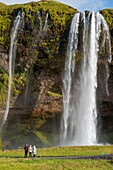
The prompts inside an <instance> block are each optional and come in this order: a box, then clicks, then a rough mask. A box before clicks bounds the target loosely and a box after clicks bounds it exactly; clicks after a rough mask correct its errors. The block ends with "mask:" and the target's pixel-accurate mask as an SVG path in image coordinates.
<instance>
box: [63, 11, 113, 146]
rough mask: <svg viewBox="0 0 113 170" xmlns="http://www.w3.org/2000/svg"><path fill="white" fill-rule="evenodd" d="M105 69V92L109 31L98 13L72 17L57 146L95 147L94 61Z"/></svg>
mask: <svg viewBox="0 0 113 170" xmlns="http://www.w3.org/2000/svg"><path fill="white" fill-rule="evenodd" d="M101 57H102V59H103V60H104V63H105V68H106V78H105V83H106V89H105V90H106V93H107V95H109V92H108V78H109V67H108V65H109V62H110V61H111V43H110V34H109V28H108V26H107V23H106V21H105V19H104V18H103V16H102V15H101V14H100V13H99V12H97V13H96V12H88V13H87V12H83V13H77V14H75V16H74V17H73V20H72V23H71V28H70V33H69V40H68V47H67V58H66V62H65V71H64V78H63V107H64V110H63V116H62V121H61V145H95V144H97V143H98V142H97V101H96V99H97V96H96V91H97V84H98V83H97V81H98V80H97V71H98V59H99V58H101Z"/></svg>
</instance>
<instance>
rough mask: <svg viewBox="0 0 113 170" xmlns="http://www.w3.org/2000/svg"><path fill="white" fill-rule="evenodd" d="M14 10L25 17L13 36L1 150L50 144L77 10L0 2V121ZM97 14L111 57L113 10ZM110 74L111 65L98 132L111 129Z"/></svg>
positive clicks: (55, 130) (55, 5) (56, 127)
mask: <svg viewBox="0 0 113 170" xmlns="http://www.w3.org/2000/svg"><path fill="white" fill-rule="evenodd" d="M18 11H21V12H24V14H25V15H24V19H23V22H22V24H21V27H20V28H19V32H18V36H17V42H16V43H17V55H16V61H15V74H14V78H13V84H12V96H11V101H10V110H9V115H8V120H7V122H6V124H5V126H4V127H3V132H2V140H3V143H4V146H5V147H14V146H15V147H18V146H22V145H24V143H26V142H27V143H30V142H31V143H33V142H35V143H38V145H39V146H51V145H55V144H56V143H58V134H59V133H58V132H59V130H60V129H59V127H60V117H61V115H62V109H63V104H62V77H63V71H64V63H65V57H66V50H67V42H68V34H69V29H70V23H71V20H72V17H73V15H74V14H75V13H76V12H77V10H76V9H73V8H71V7H69V6H67V5H64V4H61V3H58V2H55V1H45V2H43V1H41V2H38V3H36V2H31V3H28V4H24V5H13V6H6V5H4V4H0V106H1V110H0V113H1V117H2V116H3V113H4V110H5V109H4V108H5V107H6V98H7V88H8V55H9V49H10V33H11V28H12V26H13V22H14V19H15V17H16V16H17V15H18ZM101 13H102V14H103V15H104V17H105V19H106V20H107V22H108V25H109V27H110V33H111V40H112V54H113V39H112V36H113V25H112V23H113V22H112V17H113V10H107V9H106V10H102V11H101ZM112 71H113V66H112V63H111V65H110V79H109V88H110V96H109V99H108V98H107V100H106V97H105V96H104V95H99V96H101V97H100V98H99V97H98V105H99V112H100V115H101V116H100V117H101V122H103V123H102V131H103V132H110V131H111V130H113V125H112V124H111V122H112V121H111V120H113V100H112V99H113V89H112V83H113V80H112V79H113V78H112ZM106 122H107V124H108V125H106ZM99 123H100V122H99ZM40 132H42V133H40ZM51 136H52V137H51ZM100 140H101V139H100ZM11 145H12V146H11Z"/></svg>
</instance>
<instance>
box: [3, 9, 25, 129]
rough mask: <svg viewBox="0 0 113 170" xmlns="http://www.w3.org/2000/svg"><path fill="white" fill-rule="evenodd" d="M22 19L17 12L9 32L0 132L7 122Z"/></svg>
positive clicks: (22, 15) (21, 15)
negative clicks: (6, 86) (7, 74)
mask: <svg viewBox="0 0 113 170" xmlns="http://www.w3.org/2000/svg"><path fill="white" fill-rule="evenodd" d="M23 17H24V13H22V14H21V12H20V11H19V12H18V15H17V17H16V18H15V20H14V23H13V28H12V30H11V39H10V51H9V84H8V95H7V105H6V111H5V113H4V116H3V119H2V122H1V125H0V132H1V130H2V127H3V125H4V124H5V122H6V120H7V117H8V113H9V106H10V98H11V88H12V79H13V74H14V66H15V59H16V41H17V35H18V31H19V27H20V26H21V23H22V19H23Z"/></svg>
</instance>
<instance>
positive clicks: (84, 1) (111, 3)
mask: <svg viewBox="0 0 113 170" xmlns="http://www.w3.org/2000/svg"><path fill="white" fill-rule="evenodd" d="M31 1H35V0H0V2H3V3H5V4H8V5H10V4H19V3H20V4H22V3H27V2H31ZM36 1H37V0H36ZM57 1H59V2H61V3H64V4H67V5H69V6H72V7H74V8H76V9H78V10H79V11H85V10H90V11H99V10H101V9H105V8H113V0H57Z"/></svg>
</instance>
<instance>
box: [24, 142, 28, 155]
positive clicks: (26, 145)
mask: <svg viewBox="0 0 113 170" xmlns="http://www.w3.org/2000/svg"><path fill="white" fill-rule="evenodd" d="M28 148H29V147H28V144H25V146H24V151H25V155H24V157H25V158H27V155H28Z"/></svg>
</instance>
